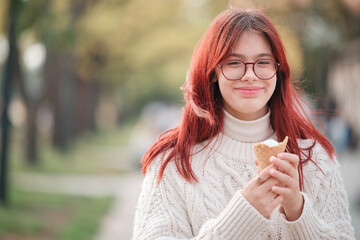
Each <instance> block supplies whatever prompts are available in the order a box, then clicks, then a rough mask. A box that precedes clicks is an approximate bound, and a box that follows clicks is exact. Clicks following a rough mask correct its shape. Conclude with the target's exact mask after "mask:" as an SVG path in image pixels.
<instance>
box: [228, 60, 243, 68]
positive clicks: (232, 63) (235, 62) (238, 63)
mask: <svg viewBox="0 0 360 240" xmlns="http://www.w3.org/2000/svg"><path fill="white" fill-rule="evenodd" d="M226 65H227V66H232V67H236V66H240V65H241V62H239V61H230V62H227V63H226Z"/></svg>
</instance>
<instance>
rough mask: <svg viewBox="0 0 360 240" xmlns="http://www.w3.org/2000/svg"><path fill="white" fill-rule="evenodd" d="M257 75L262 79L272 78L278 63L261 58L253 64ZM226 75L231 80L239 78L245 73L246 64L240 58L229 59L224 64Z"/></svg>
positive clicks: (223, 69) (223, 68)
mask: <svg viewBox="0 0 360 240" xmlns="http://www.w3.org/2000/svg"><path fill="white" fill-rule="evenodd" d="M253 70H254V73H255V75H256V76H257V77H258V78H260V79H270V78H272V77H273V76H274V75H275V73H276V70H277V67H276V63H275V62H274V61H273V60H270V59H261V60H258V61H256V62H255V63H254V64H253ZM222 71H223V74H224V76H225V77H226V78H227V79H230V80H237V79H240V78H242V77H243V76H244V75H245V71H246V64H245V63H244V62H242V61H239V60H234V61H228V62H226V63H224V64H223V66H222Z"/></svg>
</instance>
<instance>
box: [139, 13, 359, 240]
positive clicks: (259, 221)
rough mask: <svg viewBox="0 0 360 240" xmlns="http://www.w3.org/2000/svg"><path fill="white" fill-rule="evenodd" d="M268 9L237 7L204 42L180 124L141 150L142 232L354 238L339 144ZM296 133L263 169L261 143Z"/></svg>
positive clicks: (169, 236)
mask: <svg viewBox="0 0 360 240" xmlns="http://www.w3.org/2000/svg"><path fill="white" fill-rule="evenodd" d="M299 91H300V90H299V89H297V88H296V87H295V86H294V85H293V84H292V83H291V81H290V69H289V65H288V63H287V60H286V57H285V51H284V47H283V44H282V42H281V39H280V37H279V34H278V32H277V30H276V29H275V27H274V26H273V24H272V23H271V22H270V21H269V19H268V18H267V17H266V16H265V15H264V14H263V13H261V12H260V11H258V10H255V9H252V10H242V9H229V10H226V11H224V12H222V13H221V14H220V15H218V16H217V17H216V18H215V20H214V21H213V22H212V23H211V25H210V26H209V28H208V29H207V31H206V32H205V34H204V35H203V36H202V38H201V39H200V41H199V43H198V44H197V46H196V48H195V51H194V54H193V57H192V60H191V65H190V70H189V75H188V79H187V82H186V85H185V87H184V96H185V99H186V105H185V108H184V114H183V118H182V122H181V123H180V124H179V126H177V127H175V128H172V129H170V130H168V131H166V132H164V133H163V134H162V135H161V136H160V138H159V139H158V140H157V141H156V142H155V143H154V144H153V145H152V146H151V147H150V149H149V150H148V151H147V152H146V154H145V155H144V157H143V159H142V166H143V173H144V174H145V179H144V182H143V187H142V193H141V194H140V197H139V202H138V207H137V210H136V216H135V223H134V233H133V238H134V239H146V240H150V239H354V229H353V227H352V225H351V218H350V215H349V209H348V201H347V197H346V193H345V189H344V186H343V183H342V178H341V175H340V170H339V165H338V162H337V160H336V158H335V151H334V148H333V147H332V145H331V144H330V142H329V141H328V140H327V139H326V138H325V137H324V136H323V135H322V134H321V133H319V132H318V131H317V130H316V128H315V126H314V125H313V123H312V122H311V121H310V119H309V117H308V116H307V115H306V113H305V111H304V109H302V108H301V98H300V97H299ZM286 136H288V137H289V142H288V144H287V149H286V153H282V154H279V155H277V156H276V157H272V158H271V165H270V166H268V167H267V168H265V169H264V170H263V171H261V172H260V171H258V170H257V167H256V165H255V163H254V162H256V159H255V157H254V154H253V150H252V149H253V145H254V144H256V143H260V142H262V141H263V140H266V139H275V140H279V141H281V140H282V139H284V138H285V137H286Z"/></svg>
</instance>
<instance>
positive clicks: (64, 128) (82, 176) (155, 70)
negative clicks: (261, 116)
mask: <svg viewBox="0 0 360 240" xmlns="http://www.w3.org/2000/svg"><path fill="white" fill-rule="evenodd" d="M228 5H232V6H239V7H257V8H260V9H261V10H263V11H264V12H265V13H266V14H267V15H269V16H270V18H271V19H272V20H273V22H274V23H275V24H276V26H277V27H278V29H279V31H280V34H281V36H282V38H283V40H284V43H285V46H286V48H287V55H288V59H289V62H290V65H291V68H292V78H293V79H294V80H296V81H300V82H301V85H302V86H303V87H304V88H305V89H306V94H307V98H308V99H309V101H310V104H311V105H312V106H313V107H314V108H315V109H316V111H317V112H319V117H320V120H321V121H322V123H323V125H324V128H325V131H326V134H327V135H328V136H329V137H330V139H331V141H332V143H333V144H334V146H335V148H336V150H337V152H338V160H339V162H340V164H341V165H342V171H343V175H344V182H345V185H346V189H347V191H348V196H349V200H350V203H351V208H350V212H351V215H352V217H353V225H354V226H355V229H356V234H357V238H359V239H360V235H359V234H360V217H359V216H360V210H359V209H360V186H359V185H360V177H359V174H358V171H359V170H360V149H359V147H360V142H359V136H360V107H359V103H360V1H359V0H278V1H267V0H252V1H250V0H233V1H230V2H228V1H218V0H168V1H164V0H159V1H148V0H131V1H130V0H76V1H70V0H0V82H1V84H0V111H1V120H0V122H1V128H0V131H1V149H0V150H1V165H0V173H1V175H0V180H1V182H0V200H1V206H0V239H7V240H15V239H22V240H30V239H66V240H71V239H76V240H81V239H98V240H110V239H130V237H131V230H132V229H131V228H132V221H133V213H134V210H135V205H136V200H137V196H138V193H139V191H140V184H141V180H142V176H141V174H140V166H139V161H140V159H141V156H142V155H143V154H144V152H145V150H146V149H147V147H149V145H150V144H151V143H152V142H153V141H154V140H155V139H156V137H157V136H158V135H159V134H160V133H161V132H162V131H164V130H165V129H167V128H170V127H172V126H175V125H176V124H177V123H178V122H179V119H180V117H181V106H182V105H183V98H182V92H181V90H180V87H181V85H182V84H183V83H184V82H185V78H186V70H187V67H188V65H189V62H190V58H191V54H192V51H193V49H194V47H195V44H196V43H197V41H198V40H199V38H200V37H201V35H202V33H203V32H204V31H205V29H206V28H207V26H208V25H209V23H210V22H211V20H212V19H213V18H214V17H215V16H216V15H217V14H218V13H220V12H221V11H222V10H224V9H225V8H227V6H228Z"/></svg>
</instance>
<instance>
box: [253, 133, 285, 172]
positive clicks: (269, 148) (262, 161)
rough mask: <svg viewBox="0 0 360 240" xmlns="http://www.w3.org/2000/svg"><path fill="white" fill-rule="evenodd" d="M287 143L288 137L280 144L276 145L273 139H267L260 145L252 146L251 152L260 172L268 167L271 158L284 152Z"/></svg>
mask: <svg viewBox="0 0 360 240" xmlns="http://www.w3.org/2000/svg"><path fill="white" fill-rule="evenodd" d="M287 142H288V137H287V136H286V137H285V139H284V140H283V141H282V142H281V143H278V142H277V141H275V140H273V139H268V140H265V141H263V142H262V143H258V144H255V145H254V147H253V150H254V153H255V157H256V160H257V163H258V168H259V170H260V171H262V170H263V169H264V168H266V167H267V166H269V165H270V157H271V156H276V155H278V154H279V153H282V152H284V151H285V149H286V145H287Z"/></svg>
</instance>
